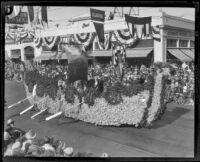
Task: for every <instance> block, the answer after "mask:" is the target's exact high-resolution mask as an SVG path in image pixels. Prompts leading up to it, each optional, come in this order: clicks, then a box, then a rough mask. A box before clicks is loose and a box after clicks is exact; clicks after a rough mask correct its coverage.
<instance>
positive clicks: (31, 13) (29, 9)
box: [28, 6, 34, 23]
mask: <svg viewBox="0 0 200 162" xmlns="http://www.w3.org/2000/svg"><path fill="white" fill-rule="evenodd" d="M28 13H29V19H30V22H31V23H32V22H33V20H34V9H33V6H28Z"/></svg>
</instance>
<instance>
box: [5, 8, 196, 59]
mask: <svg viewBox="0 0 200 162" xmlns="http://www.w3.org/2000/svg"><path fill="white" fill-rule="evenodd" d="M151 18H152V22H151V25H152V30H153V31H154V32H153V34H152V35H149V36H143V35H142V36H141V37H140V40H139V41H137V43H134V45H133V46H131V47H129V46H127V48H126V56H127V61H128V62H134V59H135V60H140V61H142V62H147V61H150V62H151V63H152V62H167V61H169V59H170V60H171V59H178V60H180V61H194V26H195V25H194V21H191V20H187V19H184V18H180V17H176V16H171V15H168V14H166V13H165V12H160V13H159V15H158V16H152V17H151ZM70 21H71V22H73V23H71V24H70V25H68V26H65V27H59V26H58V27H57V28H49V29H45V30H43V31H42V32H41V30H40V29H38V30H36V31H35V35H34V36H35V39H34V40H32V42H30V41H28V42H27V41H23V42H21V43H19V44H16V43H15V45H14V46H13V45H12V46H10V45H9V44H6V48H7V51H8V55H10V54H9V53H10V52H9V51H11V50H12V49H13V48H15V49H16V47H18V49H20V50H21V59H22V60H26V59H27V58H29V54H30V53H31V52H30V53H29V52H27V51H28V50H25V49H26V48H27V47H28V46H31V47H33V50H32V53H34V60H52V59H50V58H52V56H54V54H55V53H56V52H57V55H56V56H55V58H54V59H56V60H67V57H66V55H62V54H60V52H58V51H60V49H58V44H59V43H66V44H67V43H68V42H69V40H70V39H71V38H73V40H75V41H76V42H78V43H79V44H83V45H84V46H87V47H89V46H90V51H89V53H88V56H89V57H90V58H92V60H94V61H100V60H102V61H106V60H107V61H109V60H111V57H112V49H111V43H110V42H112V43H113V42H116V41H118V40H117V39H119V40H120V41H122V42H123V41H126V40H125V39H126V38H127V37H129V36H130V31H129V28H128V26H127V22H126V21H125V18H124V17H122V18H118V19H113V20H105V22H104V32H105V33H104V36H105V44H104V47H103V46H102V45H101V44H100V43H99V40H98V39H97V36H94V35H93V34H94V33H96V31H95V27H94V24H93V22H92V21H91V17H90V16H88V14H86V15H82V17H81V16H79V17H75V18H74V19H71V20H70ZM25 34H26V33H25ZM25 34H24V35H25ZM11 36H12V35H11ZM27 38H28V37H27ZM15 46H16V47H15ZM45 48H47V49H45ZM29 49H30V48H29ZM135 62H138V61H135Z"/></svg>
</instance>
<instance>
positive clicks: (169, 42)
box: [167, 39, 177, 47]
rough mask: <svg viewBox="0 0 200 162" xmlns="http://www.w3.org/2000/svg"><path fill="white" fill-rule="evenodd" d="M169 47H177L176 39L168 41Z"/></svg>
mask: <svg viewBox="0 0 200 162" xmlns="http://www.w3.org/2000/svg"><path fill="white" fill-rule="evenodd" d="M167 47H177V40H176V39H167Z"/></svg>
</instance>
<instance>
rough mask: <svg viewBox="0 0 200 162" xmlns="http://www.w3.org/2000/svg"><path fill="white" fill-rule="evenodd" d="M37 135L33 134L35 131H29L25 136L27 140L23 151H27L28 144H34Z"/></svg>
mask: <svg viewBox="0 0 200 162" xmlns="http://www.w3.org/2000/svg"><path fill="white" fill-rule="evenodd" d="M36 135H37V134H36V133H35V132H33V130H29V131H28V132H27V133H26V134H25V135H24V137H25V138H26V140H25V141H24V142H23V144H22V151H25V145H26V144H27V143H30V144H32V143H33V139H34V138H35V137H36Z"/></svg>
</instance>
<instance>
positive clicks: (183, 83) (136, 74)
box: [6, 63, 194, 104]
mask: <svg viewBox="0 0 200 162" xmlns="http://www.w3.org/2000/svg"><path fill="white" fill-rule="evenodd" d="M7 64H8V63H7ZM171 65H172V66H171V68H170V69H171V72H170V75H169V80H170V82H171V89H170V91H171V93H170V94H171V95H170V100H171V101H172V102H176V103H180V104H183V103H185V102H193V101H194V64H193V63H191V64H186V63H183V64H182V65H181V64H179V65H178V64H171ZM10 67H14V68H10ZM34 67H35V69H36V70H37V71H38V72H39V73H40V74H41V75H45V76H48V77H50V78H58V80H61V81H63V82H66V81H67V70H68V66H67V65H60V64H49V65H46V64H35V65H34ZM12 69H14V70H12ZM23 70H24V69H23V66H22V64H19V63H18V64H13V65H12V66H10V65H9V66H8V65H7V66H6V74H8V75H9V76H12V75H14V74H15V73H17V72H20V73H22V72H23ZM154 72H155V66H154V65H152V66H150V67H149V68H147V67H145V66H144V65H142V66H141V67H137V66H135V67H133V66H124V67H123V72H122V77H121V78H120V77H119V75H118V74H117V72H116V67H115V66H114V65H111V64H106V65H101V64H96V65H91V66H89V67H88V80H95V81H102V82H103V84H104V87H110V86H113V85H115V84H116V83H117V82H119V81H121V83H122V84H123V85H128V84H129V83H131V82H133V81H134V80H136V79H140V80H141V82H145V81H147V80H146V78H147V76H148V75H153V74H154ZM13 73H14V74H13ZM191 99H192V100H193V101H192V100H191ZM189 100H190V101H189Z"/></svg>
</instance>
